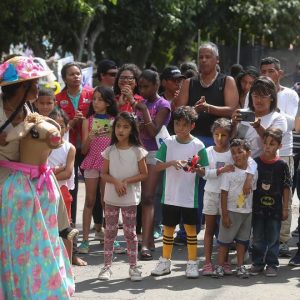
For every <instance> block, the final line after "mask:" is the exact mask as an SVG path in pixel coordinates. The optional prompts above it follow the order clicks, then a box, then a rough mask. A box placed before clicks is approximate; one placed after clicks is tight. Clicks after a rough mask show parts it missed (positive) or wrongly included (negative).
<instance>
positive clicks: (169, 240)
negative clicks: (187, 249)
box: [162, 226, 175, 259]
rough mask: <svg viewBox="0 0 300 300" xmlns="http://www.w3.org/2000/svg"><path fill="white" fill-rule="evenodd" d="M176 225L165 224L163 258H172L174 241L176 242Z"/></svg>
mask: <svg viewBox="0 0 300 300" xmlns="http://www.w3.org/2000/svg"><path fill="white" fill-rule="evenodd" d="M174 231H175V226H174V227H169V226H164V236H163V254H162V256H163V258H166V259H171V255H172V249H173V242H174V237H173V235H174Z"/></svg>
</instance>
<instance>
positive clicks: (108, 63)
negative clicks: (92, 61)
mask: <svg viewBox="0 0 300 300" xmlns="http://www.w3.org/2000/svg"><path fill="white" fill-rule="evenodd" d="M117 72H118V68H117V64H116V63H115V62H114V61H113V60H109V59H103V60H101V61H100V62H99V64H98V67H97V78H98V80H99V82H100V85H101V86H107V87H110V88H113V86H114V83H115V79H116V75H117Z"/></svg>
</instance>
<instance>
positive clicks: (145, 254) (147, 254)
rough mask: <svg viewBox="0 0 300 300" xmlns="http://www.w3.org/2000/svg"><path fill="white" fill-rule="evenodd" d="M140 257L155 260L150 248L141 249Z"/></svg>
mask: <svg viewBox="0 0 300 300" xmlns="http://www.w3.org/2000/svg"><path fill="white" fill-rule="evenodd" d="M139 259H140V260H153V256H152V254H151V250H149V249H142V250H141V251H140V254H139Z"/></svg>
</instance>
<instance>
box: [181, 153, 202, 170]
mask: <svg viewBox="0 0 300 300" xmlns="http://www.w3.org/2000/svg"><path fill="white" fill-rule="evenodd" d="M198 161H199V156H198V155H194V156H193V157H192V158H189V159H188V162H187V165H186V166H185V167H183V168H182V169H183V170H184V171H185V172H192V171H193V170H194V169H195V168H197V167H199V164H198Z"/></svg>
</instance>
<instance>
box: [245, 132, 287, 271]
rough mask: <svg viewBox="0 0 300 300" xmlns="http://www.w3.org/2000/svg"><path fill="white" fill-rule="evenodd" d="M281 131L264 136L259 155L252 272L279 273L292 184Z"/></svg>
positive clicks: (254, 204)
mask: <svg viewBox="0 0 300 300" xmlns="http://www.w3.org/2000/svg"><path fill="white" fill-rule="evenodd" d="M281 141H282V131H281V130H280V129H278V128H268V129H266V131H265V133H264V135H263V154H262V155H261V156H260V157H258V158H256V159H255V161H256V163H257V170H258V181H257V190H256V191H255V192H254V197H253V199H254V200H253V250H252V263H253V264H252V267H251V270H250V274H251V275H258V274H259V273H261V272H263V270H264V268H265V265H267V268H266V271H265V275H266V276H268V277H273V276H277V267H278V265H279V262H278V254H279V236H280V228H281V221H284V220H286V219H287V217H288V200H289V194H290V188H291V185H292V181H291V176H290V172H289V167H288V165H287V163H286V162H285V161H283V160H281V159H280V157H279V156H278V150H279V149H280V147H281Z"/></svg>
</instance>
